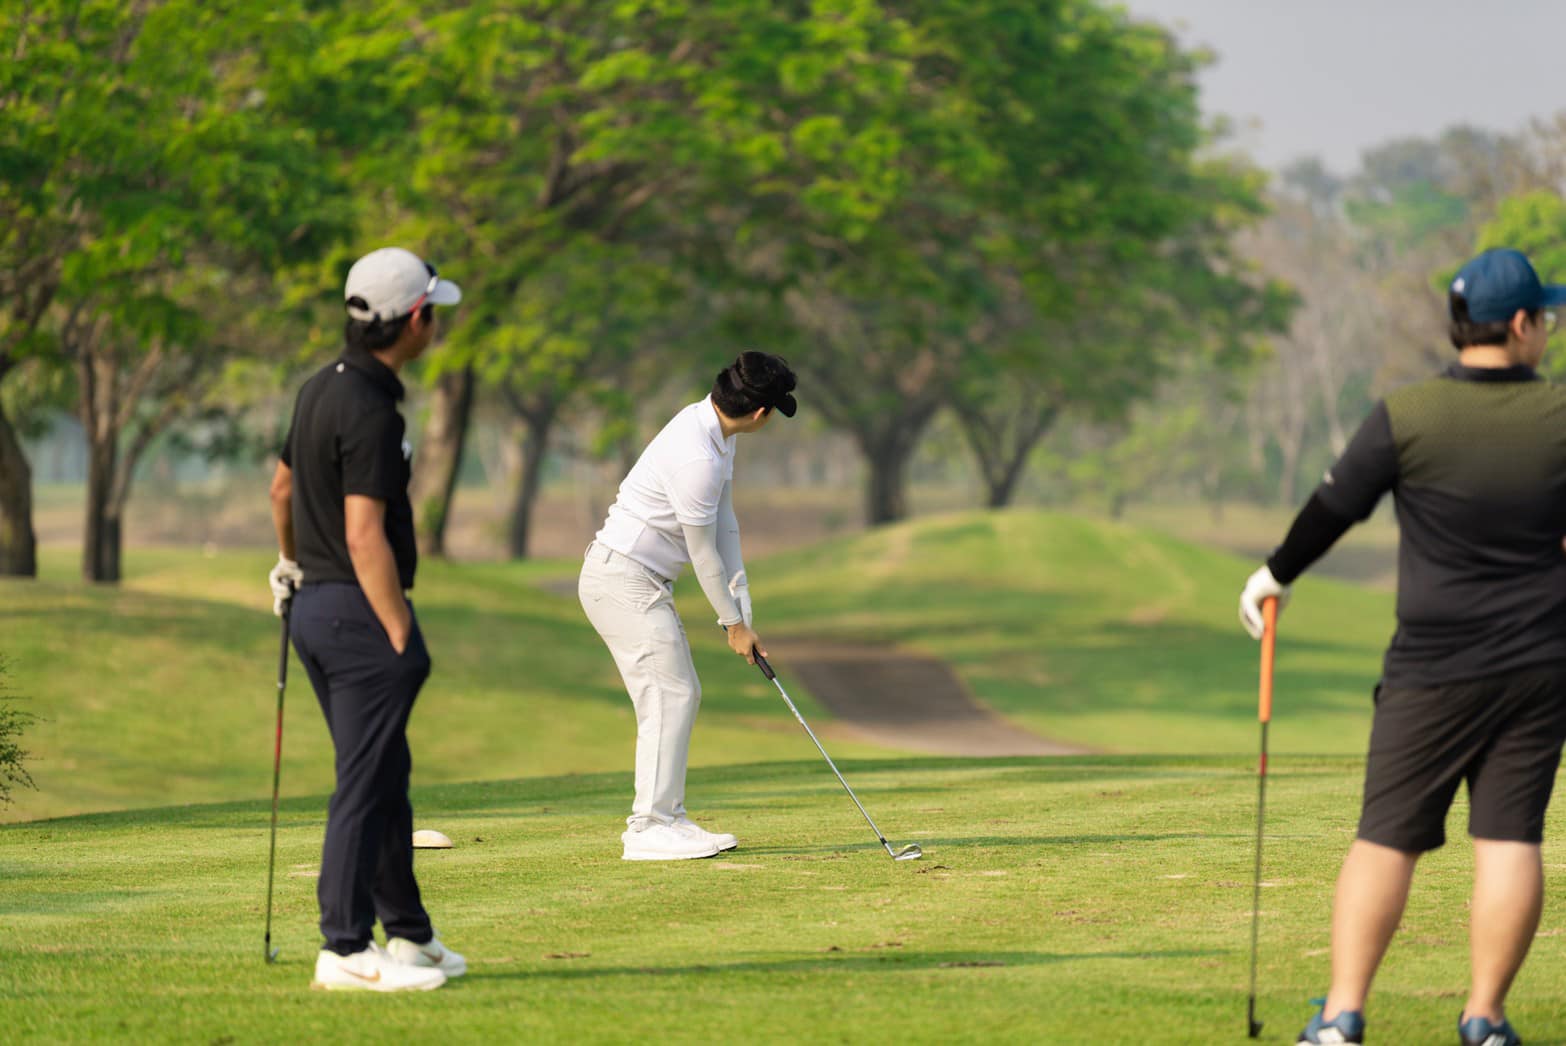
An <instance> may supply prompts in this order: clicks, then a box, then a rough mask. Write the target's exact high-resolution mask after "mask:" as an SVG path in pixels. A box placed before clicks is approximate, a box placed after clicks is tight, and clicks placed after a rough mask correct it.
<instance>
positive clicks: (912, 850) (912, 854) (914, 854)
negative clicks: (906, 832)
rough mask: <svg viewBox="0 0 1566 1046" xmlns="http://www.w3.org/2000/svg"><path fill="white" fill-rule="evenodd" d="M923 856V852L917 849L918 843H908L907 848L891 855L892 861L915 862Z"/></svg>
mask: <svg viewBox="0 0 1566 1046" xmlns="http://www.w3.org/2000/svg"><path fill="white" fill-rule="evenodd" d="M923 856H924V851H923V850H921V849H919V844H918V843H909V844H908V845H907V846H905V847H903V848H902V849H901V850H898V851H897V852H896V853H894V854H892V860H894V861H917V860H918V859H919V858H921V857H923Z"/></svg>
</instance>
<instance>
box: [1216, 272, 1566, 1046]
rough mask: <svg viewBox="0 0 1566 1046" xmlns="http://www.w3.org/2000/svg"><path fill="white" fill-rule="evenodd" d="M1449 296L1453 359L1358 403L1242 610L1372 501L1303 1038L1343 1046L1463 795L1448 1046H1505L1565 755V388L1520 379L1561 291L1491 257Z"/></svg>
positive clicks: (1254, 612) (1273, 590)
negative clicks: (1461, 875) (1357, 685)
mask: <svg viewBox="0 0 1566 1046" xmlns="http://www.w3.org/2000/svg"><path fill="white" fill-rule="evenodd" d="M1448 303H1449V305H1450V309H1451V336H1452V343H1453V345H1454V346H1455V347H1456V348H1457V349H1458V362H1457V363H1456V364H1455V365H1454V366H1452V367H1450V368H1449V369H1448V370H1447V371H1446V372H1445V373H1444V374H1442V375H1440V376H1439V377H1435V378H1431V379H1429V380H1426V381H1423V382H1419V383H1417V384H1414V385H1410V386H1408V387H1406V388H1403V389H1399V390H1398V391H1396V392H1394V393H1392V394H1391V395H1389V396H1387V398H1386V399H1385V400H1383V401H1381V402H1380V403H1378V404H1377V405H1376V407H1375V409H1374V410H1373V411H1372V412H1371V414H1370V416H1369V417H1368V418H1367V419H1366V420H1365V422H1364V424H1363V425H1361V426H1360V429H1359V431H1358V433H1356V434H1355V436H1354V439H1353V441H1352V442H1350V444H1349V446H1348V448H1347V449H1346V450H1345V451H1344V453H1343V456H1342V458H1340V459H1339V460H1338V462H1337V463H1336V464H1335V465H1333V466H1332V469H1331V470H1330V471H1329V472H1328V473H1327V475H1326V479H1325V481H1324V482H1323V483H1322V484H1321V486H1319V487H1318V488H1317V489H1316V492H1315V494H1314V495H1312V497H1311V499H1310V501H1309V502H1307V503H1306V505H1305V507H1304V508H1303V509H1302V510H1301V511H1300V514H1299V516H1298V517H1297V518H1296V519H1295V521H1294V524H1293V526H1292V527H1291V528H1290V530H1289V533H1288V536H1287V537H1286V538H1285V539H1284V542H1283V544H1282V545H1280V546H1279V547H1278V548H1277V550H1276V551H1274V552H1273V554H1272V557H1271V558H1270V559H1269V560H1268V561H1267V564H1266V566H1263V567H1262V568H1261V569H1260V570H1258V571H1256V572H1255V573H1254V574H1253V575H1251V578H1250V579H1249V580H1248V581H1247V582H1246V585H1245V591H1244V593H1243V594H1242V595H1241V597H1240V618H1241V620H1242V622H1244V624H1245V626H1246V629H1247V630H1248V631H1249V632H1250V633H1251V635H1252V636H1255V637H1259V636H1260V635H1261V604H1262V602H1263V601H1264V600H1265V599H1267V598H1268V597H1276V598H1277V599H1278V600H1279V606H1280V607H1281V606H1282V604H1283V602H1284V601H1285V600H1286V599H1287V597H1288V591H1289V590H1288V585H1289V584H1290V582H1292V581H1293V580H1294V579H1295V578H1296V577H1298V576H1299V575H1300V574H1301V573H1303V572H1304V570H1305V569H1306V568H1307V567H1308V566H1310V564H1311V563H1313V562H1315V561H1316V559H1317V558H1318V557H1320V556H1321V554H1322V553H1324V552H1325V551H1326V550H1327V549H1328V548H1329V547H1331V545H1332V543H1333V542H1335V541H1336V540H1337V539H1338V538H1339V537H1340V536H1341V535H1342V534H1343V533H1344V531H1346V530H1347V529H1348V528H1349V527H1350V526H1352V525H1353V524H1354V523H1355V522H1357V521H1360V520H1363V519H1365V518H1367V517H1368V516H1369V515H1370V513H1371V511H1372V509H1374V508H1375V505H1376V502H1377V501H1379V500H1380V498H1381V495H1382V494H1384V493H1386V492H1387V491H1391V492H1392V495H1393V498H1394V499H1395V504H1396V507H1397V518H1398V525H1399V528H1400V531H1401V538H1400V541H1399V544H1398V591H1397V632H1396V633H1395V634H1394V635H1393V637H1392V643H1391V645H1390V647H1389V648H1388V649H1387V653H1386V659H1385V663H1384V665H1383V670H1382V678H1381V683H1380V685H1379V686H1378V687H1377V688H1376V699H1375V713H1374V719H1373V722H1372V727H1371V735H1370V754H1369V758H1368V760H1367V762H1366V768H1365V794H1364V803H1363V808H1362V812H1361V815H1360V821H1359V832H1358V838H1357V839H1356V840H1355V842H1354V844H1353V845H1352V846H1351V847H1350V849H1349V853H1348V856H1347V858H1346V859H1345V860H1344V862H1343V869H1342V872H1341V874H1340V875H1339V877H1338V888H1337V896H1336V900H1335V902H1334V906H1333V918H1332V987H1331V989H1330V990H1329V992H1328V993H1327V998H1326V1001H1325V1004H1324V1005H1323V1007H1322V1009H1321V1011H1320V1012H1319V1013H1317V1014H1316V1015H1315V1017H1313V1018H1312V1019H1311V1022H1310V1024H1309V1025H1308V1026H1307V1027H1306V1029H1305V1030H1304V1031H1303V1032H1301V1033H1300V1039H1299V1041H1300V1042H1301V1043H1326V1042H1336V1043H1341V1042H1361V1041H1363V1037H1364V1026H1365V1021H1364V1016H1363V1012H1362V1011H1363V1008H1364V1003H1365V997H1366V995H1367V994H1368V993H1369V991H1370V982H1371V979H1372V978H1373V977H1374V976H1375V972H1376V967H1377V966H1378V965H1380V962H1381V958H1382V956H1383V955H1384V954H1385V953H1386V949H1387V946H1388V945H1389V944H1390V943H1391V941H1392V936H1393V934H1394V933H1395V932H1396V930H1397V924H1398V921H1399V920H1400V919H1401V918H1402V915H1403V908H1404V905H1405V904H1406V902H1407V899H1408V889H1409V884H1410V882H1411V880H1412V878H1413V874H1414V865H1415V863H1416V862H1417V861H1418V859H1419V856H1420V854H1422V853H1424V852H1426V851H1429V850H1434V849H1436V848H1437V847H1440V846H1441V845H1442V844H1443V843H1444V842H1445V839H1446V835H1445V821H1446V814H1447V810H1448V808H1449V807H1450V806H1451V802H1452V798H1453V796H1454V795H1455V794H1456V792H1457V788H1458V785H1459V783H1461V782H1463V781H1466V782H1467V784H1468V795H1469V800H1470V813H1469V819H1468V830H1469V834H1470V835H1471V836H1472V837H1473V840H1474V889H1473V903H1472V912H1471V915H1470V924H1469V936H1470V945H1471V956H1472V964H1473V968H1472V983H1471V985H1470V991H1469V995H1468V999H1467V1002H1466V1004H1465V1005H1464V1008H1463V1012H1462V1014H1461V1016H1460V1017H1459V1018H1458V1034H1459V1037H1460V1039H1461V1041H1462V1042H1464V1043H1466V1044H1470V1046H1480V1044H1483V1046H1509V1044H1512V1043H1516V1042H1518V1041H1519V1040H1518V1038H1517V1035H1516V1033H1515V1032H1514V1031H1513V1030H1512V1028H1511V1025H1510V1024H1509V1023H1507V1021H1506V1014H1505V1009H1504V1003H1505V999H1506V993H1507V990H1508V989H1509V988H1510V987H1511V983H1512V979H1513V978H1514V977H1515V976H1516V974H1517V971H1518V970H1519V969H1520V968H1521V967H1522V963H1523V959H1524V958H1525V957H1526V956H1527V954H1528V947H1529V945H1530V944H1531V943H1532V941H1533V935H1534V932H1535V930H1537V929H1538V925H1539V916H1540V912H1541V911H1542V907H1543V899H1544V878H1543V866H1542V864H1541V861H1540V855H1539V845H1540V842H1541V841H1542V839H1543V829H1544V815H1545V810H1546V808H1547V807H1548V806H1549V801H1550V793H1551V791H1552V790H1553V788H1554V783H1555V772H1556V769H1557V767H1558V766H1559V765H1560V757H1561V746H1562V741H1563V740H1566V554H1563V550H1562V535H1566V392H1563V391H1562V390H1561V389H1560V388H1557V387H1556V386H1553V385H1551V384H1549V383H1548V382H1546V381H1544V380H1542V379H1541V378H1540V377H1539V375H1538V374H1537V373H1536V372H1535V370H1534V368H1535V367H1537V366H1538V364H1539V361H1540V359H1541V358H1542V357H1543V355H1544V350H1545V342H1546V340H1547V338H1548V337H1549V333H1550V331H1552V330H1553V329H1554V326H1555V314H1554V313H1553V312H1552V311H1551V306H1555V305H1560V304H1563V303H1566V287H1546V286H1544V285H1543V284H1541V283H1540V281H1539V277H1538V275H1537V274H1536V273H1535V272H1534V270H1533V266H1532V265H1531V264H1529V262H1528V259H1527V258H1525V257H1524V256H1523V255H1522V254H1519V253H1518V252H1516V251H1512V250H1492V251H1487V252H1485V253H1484V254H1482V255H1480V256H1479V257H1477V258H1475V259H1474V260H1473V261H1470V262H1469V263H1468V264H1467V265H1465V266H1463V268H1462V271H1460V272H1459V273H1458V274H1457V277H1456V278H1455V279H1454V280H1453V281H1452V285H1451V288H1450V291H1449V295H1448ZM1410 1037H1411V1036H1410V1034H1409V1033H1408V1032H1404V1033H1402V1034H1400V1035H1399V1036H1397V1038H1398V1039H1399V1040H1400V1041H1402V1040H1405V1039H1409V1038H1410Z"/></svg>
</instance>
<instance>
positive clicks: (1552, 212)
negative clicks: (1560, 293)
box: [1475, 189, 1566, 378]
mask: <svg viewBox="0 0 1566 1046" xmlns="http://www.w3.org/2000/svg"><path fill="white" fill-rule="evenodd" d="M1492 247H1512V248H1515V249H1517V250H1519V251H1522V252H1523V253H1524V254H1526V255H1528V257H1529V259H1530V260H1532V262H1533V264H1534V267H1535V268H1537V269H1538V270H1539V276H1540V278H1541V279H1543V280H1544V281H1545V282H1546V283H1563V282H1566V198H1562V197H1561V195H1560V194H1559V193H1556V192H1551V191H1548V190H1542V189H1541V190H1537V191H1534V192H1529V193H1523V194H1521V195H1519V196H1514V197H1511V198H1510V199H1507V200H1503V201H1502V202H1501V205H1500V207H1499V208H1497V209H1496V213H1495V217H1494V218H1492V219H1491V220H1490V221H1489V222H1488V223H1487V224H1486V225H1485V227H1484V228H1483V229H1481V230H1480V231H1479V242H1478V243H1477V244H1476V245H1475V249H1476V250H1481V251H1484V250H1489V249H1490V248H1492ZM1555 311H1556V313H1557V314H1559V315H1560V319H1561V322H1562V323H1566V309H1560V308H1558V309H1556V310H1555ZM1550 340H1551V342H1552V343H1553V347H1554V348H1555V349H1556V352H1555V353H1552V354H1551V355H1548V356H1546V357H1545V362H1544V367H1545V370H1546V371H1548V372H1549V373H1550V374H1551V375H1552V376H1554V377H1556V378H1560V377H1562V376H1566V359H1562V358H1561V354H1560V352H1559V347H1560V345H1561V343H1562V340H1563V333H1562V332H1561V331H1559V330H1557V332H1556V334H1555V336H1554V337H1553V338H1551V339H1550Z"/></svg>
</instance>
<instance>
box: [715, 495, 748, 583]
mask: <svg viewBox="0 0 1566 1046" xmlns="http://www.w3.org/2000/svg"><path fill="white" fill-rule="evenodd" d="M718 555H719V556H721V557H723V576H724V577H725V578H727V579H730V580H732V579H733V578H734V575H736V574H738V573H740V572H741V571H743V570H744V569H745V557H744V556H743V555H742V554H741V553H740V531H739V517H738V516H736V515H735V514H734V483H733V481H732V480H731V481H729V482H726V483H724V484H723V493H722V494H721V495H720V496H719V498H718Z"/></svg>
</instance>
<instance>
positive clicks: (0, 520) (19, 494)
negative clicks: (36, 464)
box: [0, 408, 38, 577]
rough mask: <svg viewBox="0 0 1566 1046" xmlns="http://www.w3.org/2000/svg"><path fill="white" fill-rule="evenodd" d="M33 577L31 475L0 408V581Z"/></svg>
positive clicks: (35, 559)
mask: <svg viewBox="0 0 1566 1046" xmlns="http://www.w3.org/2000/svg"><path fill="white" fill-rule="evenodd" d="M37 576H38V537H37V535H36V534H35V533H34V531H33V472H32V468H31V467H30V466H29V465H28V464H27V455H26V453H24V452H23V450H22V441H21V439H20V438H19V437H18V436H17V434H16V430H15V429H14V428H12V427H11V420H10V419H9V418H7V417H6V416H5V411H4V409H3V408H0V577H37Z"/></svg>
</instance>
